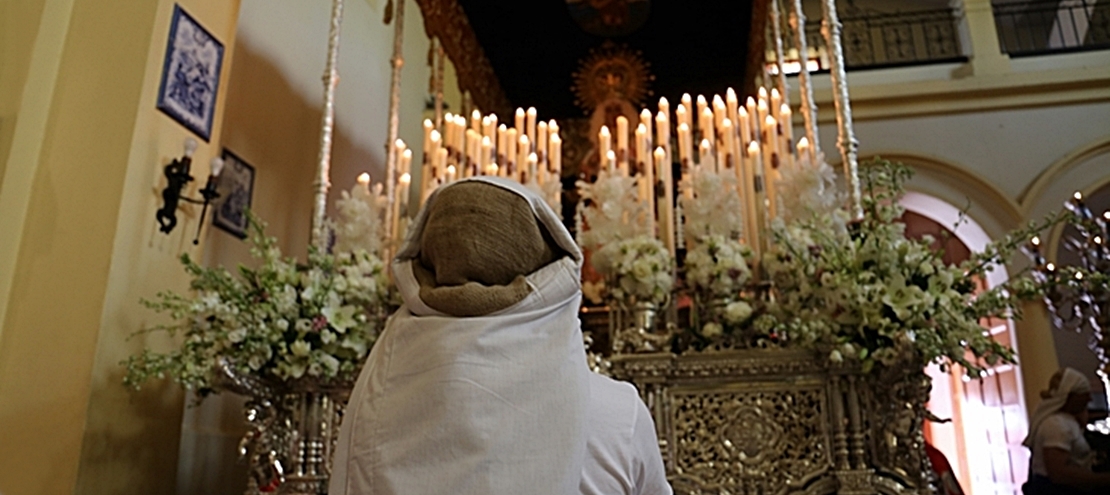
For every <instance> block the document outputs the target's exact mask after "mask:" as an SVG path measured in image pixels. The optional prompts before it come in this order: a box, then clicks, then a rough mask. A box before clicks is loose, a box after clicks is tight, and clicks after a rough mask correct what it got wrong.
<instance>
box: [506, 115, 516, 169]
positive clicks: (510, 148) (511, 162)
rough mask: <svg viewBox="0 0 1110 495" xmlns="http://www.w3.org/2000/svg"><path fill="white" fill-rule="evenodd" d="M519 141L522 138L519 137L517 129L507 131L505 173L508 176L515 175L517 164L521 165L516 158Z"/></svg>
mask: <svg viewBox="0 0 1110 495" xmlns="http://www.w3.org/2000/svg"><path fill="white" fill-rule="evenodd" d="M519 139H520V138H519V137H518V136H517V130H516V128H515V127H513V128H510V129H509V130H507V131H505V168H506V170H505V173H506V174H513V173H515V172H516V168H517V165H516V164H517V163H520V162H518V161H516V156H517V152H516V144H517V140H519Z"/></svg>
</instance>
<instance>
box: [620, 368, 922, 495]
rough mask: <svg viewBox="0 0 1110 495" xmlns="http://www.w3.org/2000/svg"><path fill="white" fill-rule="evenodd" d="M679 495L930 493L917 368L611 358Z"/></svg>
mask: <svg viewBox="0 0 1110 495" xmlns="http://www.w3.org/2000/svg"><path fill="white" fill-rule="evenodd" d="M611 359H612V374H613V376H614V377H616V378H619V379H624V380H629V381H632V382H633V383H636V384H637V386H638V387H639V388H640V391H641V395H642V396H643V398H644V400H645V401H646V402H648V404H649V408H650V409H651V411H652V414H653V415H654V417H655V422H656V426H657V428H659V439H660V449H661V451H662V453H663V456H664V459H665V460H666V464H667V469H668V473H669V476H670V479H671V482H672V485H673V487H674V489H675V492H676V493H679V494H715V495H721V494H761V495H762V494H780V495H786V494H812V495H816V494H827V493H842V494H861V495H862V494H876V493H883V494H887V495H898V494H909V493H917V494H922V495H923V494H926V493H932V491H931V489H932V488H931V487H932V485H931V480H930V476H929V474H927V473H929V472H930V466H929V464H928V460H927V458H926V457H925V456H924V437H923V435H922V421H923V418H924V404H925V401H926V400H928V396H929V382H928V377H927V376H926V375H924V373H923V372H922V367H921V366H917V365H916V364H915V363H908V364H907V365H906V366H900V367H889V368H882V369H876V370H875V372H873V373H872V374H866V375H865V374H862V373H860V371H859V370H858V369H855V368H853V367H851V366H846V365H841V366H836V367H831V366H830V365H829V363H828V361H827V360H826V359H824V357H823V356H821V355H818V354H815V353H812V352H808V351H801V350H790V349H761V350H755V349H749V350H739V351H732V352H696V353H689V354H684V355H674V354H670V353H656V354H635V355H619V354H618V355H615V356H612V358H611Z"/></svg>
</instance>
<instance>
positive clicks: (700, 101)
mask: <svg viewBox="0 0 1110 495" xmlns="http://www.w3.org/2000/svg"><path fill="white" fill-rule="evenodd" d="M708 106H709V103H708V102H706V101H705V96H702V95H698V108H697V110H698V113H697V116H698V118H701V115H702V114H703V113H705V109H706V108H707V107H708ZM698 123H699V124H700V123H701V122H700V121H699V122H698ZM703 132H704V131H703Z"/></svg>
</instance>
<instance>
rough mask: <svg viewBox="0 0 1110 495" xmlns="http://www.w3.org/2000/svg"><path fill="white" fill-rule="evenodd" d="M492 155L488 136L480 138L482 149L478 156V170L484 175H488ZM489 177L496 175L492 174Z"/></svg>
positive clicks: (491, 144) (491, 145) (491, 143)
mask: <svg viewBox="0 0 1110 495" xmlns="http://www.w3.org/2000/svg"><path fill="white" fill-rule="evenodd" d="M492 155H493V142H491V141H490V139H489V136H482V148H481V152H480V153H479V154H478V169H479V170H481V171H482V173H484V174H490V172H489V168H490V164H492V163H493V161H492V160H491V159H490V158H491V156H492ZM490 175H497V174H496V173H492V174H490Z"/></svg>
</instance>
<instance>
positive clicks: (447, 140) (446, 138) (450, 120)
mask: <svg viewBox="0 0 1110 495" xmlns="http://www.w3.org/2000/svg"><path fill="white" fill-rule="evenodd" d="M454 127H455V116H454V115H453V114H451V113H447V114H445V115H444V116H443V146H445V147H447V148H448V149H454V146H455V142H454V136H455V135H454V133H452V132H451V130H452V129H453V128H454Z"/></svg>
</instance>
